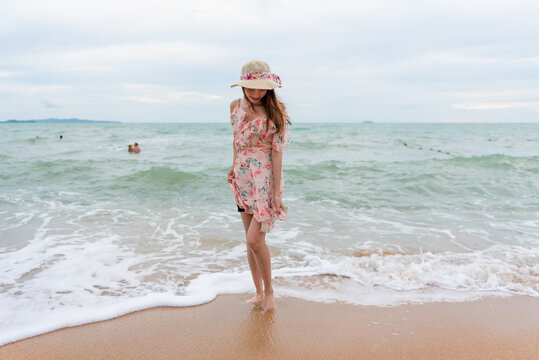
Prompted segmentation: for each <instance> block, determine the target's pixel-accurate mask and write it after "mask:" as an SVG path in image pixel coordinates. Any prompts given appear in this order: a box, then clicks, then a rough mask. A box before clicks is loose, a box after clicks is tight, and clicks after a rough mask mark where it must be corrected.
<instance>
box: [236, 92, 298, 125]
mask: <svg viewBox="0 0 539 360" xmlns="http://www.w3.org/2000/svg"><path fill="white" fill-rule="evenodd" d="M242 91H243V95H244V98H245V99H247V102H248V103H249V106H250V107H251V109H253V110H254V106H253V103H252V102H251V101H250V100H249V98H248V97H247V96H245V89H244V88H242ZM262 105H264V110H265V111H266V115H267V121H268V123H267V124H266V125H267V126H269V121H270V120H271V121H273V123H274V124H275V127H276V128H277V133H278V134H283V133H284V131H285V129H286V125H287V124H288V125H291V124H292V123H291V122H290V118H289V117H288V114H287V113H286V108H285V106H284V104H283V103H282V102H281V101H279V99H277V95H276V94H275V90H273V89H271V90H267V91H266V95H264V97H263V98H262Z"/></svg>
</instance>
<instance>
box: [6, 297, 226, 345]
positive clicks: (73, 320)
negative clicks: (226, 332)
mask: <svg viewBox="0 0 539 360" xmlns="http://www.w3.org/2000/svg"><path fill="white" fill-rule="evenodd" d="M216 296H217V294H216V293H213V292H208V291H206V292H205V293H202V294H200V295H196V296H195V295H186V296H178V295H173V294H149V295H146V296H144V297H140V298H134V299H129V300H127V301H121V302H119V303H116V304H110V305H106V306H94V307H86V306H85V307H80V308H72V309H66V310H62V311H51V312H50V313H49V314H48V316H47V317H46V318H44V319H42V320H40V321H39V322H37V323H34V324H32V325H31V327H30V326H24V327H20V328H13V329H4V330H3V331H2V335H0V346H3V345H6V344H9V343H12V342H15V341H19V340H22V339H26V338H30V337H34V336H37V335H42V334H45V333H48V332H51V331H55V330H59V329H63V328H69V327H74V326H79V325H84V324H89V323H94V322H99V321H104V320H109V319H114V318H117V317H120V316H123V315H127V314H130V313H133V312H136V311H140V310H145V309H151V308H156V307H162V306H172V307H187V306H194V305H201V304H205V303H208V302H210V301H212V300H213V299H215V298H216Z"/></svg>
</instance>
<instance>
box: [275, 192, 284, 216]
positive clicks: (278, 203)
mask: <svg viewBox="0 0 539 360" xmlns="http://www.w3.org/2000/svg"><path fill="white" fill-rule="evenodd" d="M275 212H276V213H277V215H279V214H281V215H284V214H286V207H285V206H284V204H283V196H282V195H281V194H275Z"/></svg>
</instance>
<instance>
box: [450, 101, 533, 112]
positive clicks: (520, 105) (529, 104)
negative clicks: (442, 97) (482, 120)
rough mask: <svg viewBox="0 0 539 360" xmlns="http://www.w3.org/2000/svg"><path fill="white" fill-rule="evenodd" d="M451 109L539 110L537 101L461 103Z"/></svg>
mask: <svg viewBox="0 0 539 360" xmlns="http://www.w3.org/2000/svg"><path fill="white" fill-rule="evenodd" d="M453 108H455V109H461V110H502V109H539V101H526V102H491V103H461V104H454V105H453Z"/></svg>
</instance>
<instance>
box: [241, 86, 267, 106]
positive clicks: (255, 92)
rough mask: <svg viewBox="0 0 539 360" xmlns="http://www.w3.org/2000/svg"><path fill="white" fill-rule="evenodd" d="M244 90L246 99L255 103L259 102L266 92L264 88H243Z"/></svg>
mask: <svg viewBox="0 0 539 360" xmlns="http://www.w3.org/2000/svg"><path fill="white" fill-rule="evenodd" d="M244 90H245V96H247V99H249V101H250V102H252V103H253V104H255V105H258V104H261V103H262V98H263V97H264V96H266V93H267V92H268V90H266V89H249V88H244Z"/></svg>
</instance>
